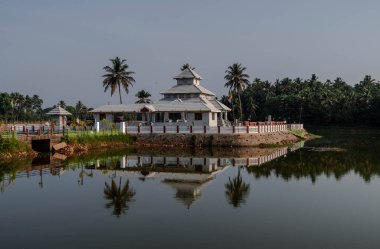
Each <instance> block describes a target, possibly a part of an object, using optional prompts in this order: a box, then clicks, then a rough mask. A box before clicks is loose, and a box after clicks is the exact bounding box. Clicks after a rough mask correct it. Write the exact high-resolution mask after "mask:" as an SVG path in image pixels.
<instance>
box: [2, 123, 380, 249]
mask: <svg viewBox="0 0 380 249" xmlns="http://www.w3.org/2000/svg"><path fill="white" fill-rule="evenodd" d="M315 132H316V133H320V134H322V135H324V137H323V138H322V139H318V140H313V141H309V142H306V143H305V144H302V143H301V144H296V145H294V146H292V147H290V148H287V147H284V148H267V149H241V150H238V149H234V150H232V149H229V148H225V149H219V150H196V151H193V150H180V149H158V150H157V149H156V150H147V149H145V150H128V151H113V152H102V153H97V154H95V155H86V156H80V157H77V158H72V159H69V160H65V161H62V160H59V159H54V158H51V157H50V156H45V157H40V158H38V159H35V160H33V161H29V162H22V163H14V164H4V163H2V164H1V166H0V190H1V193H0V243H1V245H0V247H1V248H7V249H8V248H49V249H50V248H380V235H379V231H380V178H379V175H380V150H379V145H380V142H379V138H380V132H378V131H351V130H343V129H342V130H319V131H315Z"/></svg>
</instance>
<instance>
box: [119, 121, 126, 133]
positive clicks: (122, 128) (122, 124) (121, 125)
mask: <svg viewBox="0 0 380 249" xmlns="http://www.w3.org/2000/svg"><path fill="white" fill-rule="evenodd" d="M120 131H121V133H123V134H125V122H121V123H120Z"/></svg>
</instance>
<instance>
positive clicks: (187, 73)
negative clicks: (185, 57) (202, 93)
mask: <svg viewBox="0 0 380 249" xmlns="http://www.w3.org/2000/svg"><path fill="white" fill-rule="evenodd" d="M194 78H195V79H199V80H202V79H203V78H202V77H201V76H200V75H199V74H197V73H196V72H195V71H194V70H192V69H190V68H186V69H185V70H183V71H182V72H181V73H180V74H178V75H177V76H175V77H174V79H194Z"/></svg>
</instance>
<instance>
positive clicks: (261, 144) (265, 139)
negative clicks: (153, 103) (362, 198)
mask: <svg viewBox="0 0 380 249" xmlns="http://www.w3.org/2000/svg"><path fill="white" fill-rule="evenodd" d="M121 136H122V137H123V136H125V137H124V138H126V140H123V139H121V140H119V141H115V140H114V139H112V138H111V137H109V139H107V136H105V137H103V139H102V140H101V141H98V142H91V141H86V140H85V141H83V142H78V141H75V142H70V141H67V147H65V148H63V149H61V150H59V151H56V153H59V154H62V155H65V156H66V157H67V158H71V157H75V156H80V155H84V154H88V153H91V152H96V151H104V150H110V149H111V150H112V149H127V148H135V149H137V150H141V149H144V148H155V149H160V148H187V149H191V148H203V149H205V148H210V149H212V148H233V149H234V148H271V147H281V146H288V145H291V144H294V143H297V142H300V141H305V140H309V139H313V138H314V137H313V135H312V134H309V133H308V132H307V131H306V130H303V132H302V136H299V134H297V132H292V131H281V132H273V133H258V134H138V135H121ZM164 150H165V149H164ZM37 155H38V153H37V152H35V151H32V150H31V151H18V152H2V153H0V156H1V159H2V161H3V162H6V161H12V160H25V159H28V158H34V157H36V156H37Z"/></svg>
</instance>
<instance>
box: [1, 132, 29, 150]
mask: <svg viewBox="0 0 380 249" xmlns="http://www.w3.org/2000/svg"><path fill="white" fill-rule="evenodd" d="M30 150H31V148H29V146H28V145H27V144H26V143H24V142H21V141H18V140H17V139H16V138H15V137H14V136H13V137H12V138H3V137H1V136H0V152H18V151H30Z"/></svg>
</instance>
